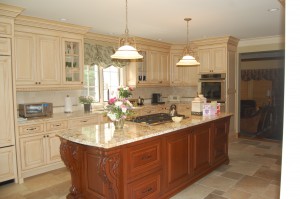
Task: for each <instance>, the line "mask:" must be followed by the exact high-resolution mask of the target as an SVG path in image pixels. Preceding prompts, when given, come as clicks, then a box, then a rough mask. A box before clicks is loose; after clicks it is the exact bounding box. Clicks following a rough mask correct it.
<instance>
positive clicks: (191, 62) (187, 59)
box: [176, 18, 200, 66]
mask: <svg viewBox="0 0 300 199" xmlns="http://www.w3.org/2000/svg"><path fill="white" fill-rule="evenodd" d="M184 20H185V21H186V22H187V37H186V38H187V39H186V47H185V48H184V56H183V57H182V58H181V60H179V62H178V63H177V64H176V66H200V63H199V62H198V61H197V60H196V59H195V58H194V57H193V56H192V55H191V54H193V51H192V50H191V48H190V45H189V21H191V20H192V19H191V18H185V19H184Z"/></svg>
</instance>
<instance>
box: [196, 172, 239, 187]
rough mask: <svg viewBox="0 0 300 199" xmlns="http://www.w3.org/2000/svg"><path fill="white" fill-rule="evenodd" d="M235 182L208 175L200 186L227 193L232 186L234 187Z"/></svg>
mask: <svg viewBox="0 0 300 199" xmlns="http://www.w3.org/2000/svg"><path fill="white" fill-rule="evenodd" d="M236 182H237V181H236V180H232V179H228V178H224V177H222V176H213V175H210V176H209V178H206V179H205V180H203V181H201V182H200V184H202V185H204V186H207V187H211V188H214V189H218V190H221V191H227V190H229V189H230V188H231V187H232V186H234V185H235V183H236Z"/></svg>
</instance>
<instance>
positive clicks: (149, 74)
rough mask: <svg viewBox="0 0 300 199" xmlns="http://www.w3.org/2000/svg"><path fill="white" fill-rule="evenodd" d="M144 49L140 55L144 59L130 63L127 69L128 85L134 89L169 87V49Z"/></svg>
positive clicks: (147, 47) (146, 47) (145, 47)
mask: <svg viewBox="0 0 300 199" xmlns="http://www.w3.org/2000/svg"><path fill="white" fill-rule="evenodd" d="M152 45H155V44H152ZM143 47H144V48H143V50H142V51H140V53H141V54H142V55H143V57H144V58H143V59H142V60H140V61H132V62H130V64H129V66H128V67H127V72H126V73H127V84H128V85H129V86H134V87H151V86H154V87H155V86H169V85H170V72H169V71H170V68H169V59H170V56H169V49H168V48H167V49H163V50H161V49H156V48H153V47H152V48H151V47H150V46H143ZM164 47H165V46H164Z"/></svg>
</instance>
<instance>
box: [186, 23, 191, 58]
mask: <svg viewBox="0 0 300 199" xmlns="http://www.w3.org/2000/svg"><path fill="white" fill-rule="evenodd" d="M186 47H187V53H188V54H189V53H190V52H189V51H190V45H189V20H188V19H187V20H186Z"/></svg>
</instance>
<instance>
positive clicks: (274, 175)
mask: <svg viewBox="0 0 300 199" xmlns="http://www.w3.org/2000/svg"><path fill="white" fill-rule="evenodd" d="M253 176H256V177H260V178H264V179H268V180H275V181H280V176H281V173H280V171H275V170H272V169H266V168H263V167H262V168H260V169H258V170H257V171H256V173H255V174H254V175H253Z"/></svg>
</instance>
